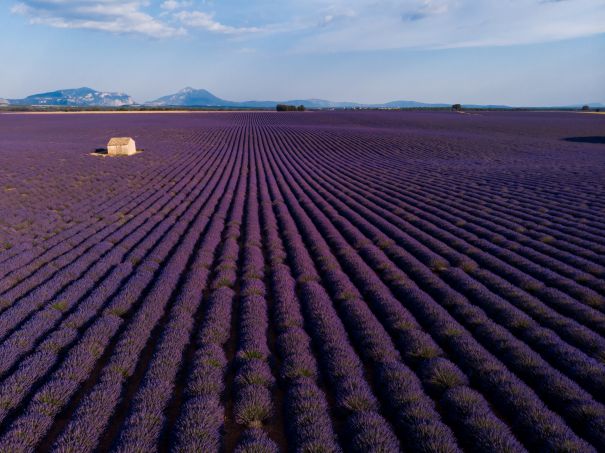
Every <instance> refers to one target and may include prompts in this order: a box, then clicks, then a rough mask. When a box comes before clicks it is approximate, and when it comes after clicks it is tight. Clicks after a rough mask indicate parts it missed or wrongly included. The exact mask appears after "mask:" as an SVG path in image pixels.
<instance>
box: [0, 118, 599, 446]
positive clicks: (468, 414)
mask: <svg viewBox="0 0 605 453" xmlns="http://www.w3.org/2000/svg"><path fill="white" fill-rule="evenodd" d="M112 136H132V137H134V138H135V140H136V142H137V147H138V148H143V149H144V152H143V153H140V154H137V155H136V156H133V157H128V158H98V157H93V156H91V155H90V153H91V152H92V151H94V150H95V148H99V147H102V146H104V145H105V144H106V143H107V140H108V139H109V137H112ZM604 136H605V117H603V116H600V115H582V114H576V113H533V112H531V113H530V112H499V113H496V112H489V113H478V114H469V115H461V114H457V113H453V112H441V113H437V112H370V111H368V112H362V111H360V112H306V113H280V114H277V113H273V112H271V113H241V112H238V113H213V114H211V115H198V114H179V115H171V114H155V115H141V114H132V115H96V114H88V115H67V114H66V115H0V195H1V196H0V213H1V215H0V451H2V452H4V451H7V452H17V451H32V450H34V449H38V450H39V451H49V450H53V451H61V452H66V451H77V452H85V451H93V450H95V449H97V450H99V451H107V450H110V449H113V450H115V451H122V452H131V451H141V452H147V451H156V450H159V451H182V452H185V451H200V452H210V451H218V450H219V449H221V448H222V449H224V450H226V451H233V450H235V449H238V451H241V452H272V451H305V452H324V451H325V452H337V451H359V452H365V451H382V452H390V451H398V450H406V451H413V452H417V451H423V452H429V451H438V452H455V451H476V452H492V451H510V452H516V451H525V450H529V451H536V452H544V451H570V452H572V451H573V452H586V451H605V145H604Z"/></svg>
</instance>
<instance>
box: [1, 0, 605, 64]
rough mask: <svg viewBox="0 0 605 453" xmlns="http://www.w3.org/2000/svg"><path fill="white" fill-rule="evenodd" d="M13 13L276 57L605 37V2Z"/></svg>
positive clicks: (39, 7)
mask: <svg viewBox="0 0 605 453" xmlns="http://www.w3.org/2000/svg"><path fill="white" fill-rule="evenodd" d="M152 1H155V3H154V4H152V3H151V2H152ZM154 5H155V6H154ZM194 5H197V6H196V7H195V8H194ZM12 11H13V12H14V13H16V14H20V15H24V16H26V17H28V18H29V20H30V22H32V23H35V24H45V25H49V26H53V27H59V28H83V29H93V30H102V31H106V32H111V33H138V34H143V35H147V36H154V37H160V38H169V37H174V36H178V35H183V34H186V33H188V32H189V34H191V35H192V36H195V34H196V33H197V34H202V33H211V34H214V35H217V36H238V37H239V40H240V41H245V40H251V39H252V37H253V36H256V37H264V36H267V35H277V36H279V37H280V39H279V40H277V41H275V42H274V43H273V44H272V48H280V50H290V51H295V52H313V53H315V52H339V51H347V52H348V51H364V50H368V51H369V50H378V49H397V48H410V49H435V48H437V49H439V48H456V47H480V46H502V45H517V44H531V43H538V42H548V41H554V40H561V39H569V38H576V37H584V36H590V35H593V34H598V33H605V2H604V1H603V0H505V1H503V0H305V1H304V2H302V1H300V0H255V1H254V2H253V3H251V2H249V0H231V1H229V2H214V1H211V0H203V1H202V0H199V1H195V2H194V1H193V0H126V1H119V0H20V2H19V3H17V4H16V5H15V6H14V7H13V8H12ZM249 24H251V25H249ZM244 47H247V46H244ZM256 47H257V46H256V43H254V48H256Z"/></svg>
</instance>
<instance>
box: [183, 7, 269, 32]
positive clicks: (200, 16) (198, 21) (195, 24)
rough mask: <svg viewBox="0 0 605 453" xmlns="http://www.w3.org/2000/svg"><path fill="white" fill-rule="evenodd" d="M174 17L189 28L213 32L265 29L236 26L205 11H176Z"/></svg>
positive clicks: (261, 29)
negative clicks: (225, 22) (218, 19)
mask: <svg viewBox="0 0 605 453" xmlns="http://www.w3.org/2000/svg"><path fill="white" fill-rule="evenodd" d="M174 17H175V18H176V19H178V20H179V21H180V22H181V23H182V24H183V25H184V26H186V27H188V28H200V29H203V30H206V31H210V32H213V33H222V34H226V35H241V34H247V33H259V32H262V31H264V29H263V28H261V27H234V26H231V25H225V24H223V23H221V22H219V21H217V20H215V19H214V15H213V14H210V13H205V12H203V11H181V12H178V13H176V14H175V15H174Z"/></svg>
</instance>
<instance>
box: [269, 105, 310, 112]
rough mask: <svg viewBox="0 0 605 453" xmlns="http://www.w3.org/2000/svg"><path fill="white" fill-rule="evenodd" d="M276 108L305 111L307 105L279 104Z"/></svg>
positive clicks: (288, 110) (280, 110) (278, 109)
mask: <svg viewBox="0 0 605 453" xmlns="http://www.w3.org/2000/svg"><path fill="white" fill-rule="evenodd" d="M275 109H276V110H277V111H278V112H304V111H305V106H304V105H299V106H298V107H297V106H295V105H288V104H277V106H276V107H275Z"/></svg>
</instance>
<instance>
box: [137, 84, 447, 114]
mask: <svg viewBox="0 0 605 453" xmlns="http://www.w3.org/2000/svg"><path fill="white" fill-rule="evenodd" d="M276 104H289V105H304V106H305V107H306V108H312V109H328V108H354V107H384V108H388V107H390V108H402V107H449V104H424V103H421V102H414V101H395V102H389V103H387V104H359V103H356V102H332V101H326V100H324V99H290V100H287V101H243V102H235V101H227V100H225V99H221V98H218V97H216V96H215V95H213V94H212V93H210V92H209V91H207V90H197V89H195V88H191V87H187V88H184V89H182V90H181V91H179V92H178V93H175V94H171V95H168V96H164V97H161V98H159V99H156V100H155V101H151V102H147V103H146V105H150V106H156V107H235V108H274V107H275V105H276Z"/></svg>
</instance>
